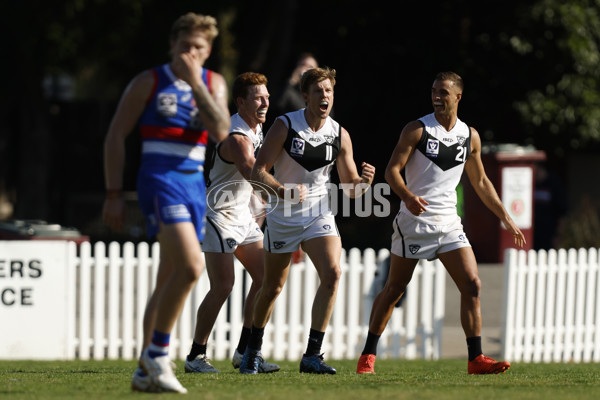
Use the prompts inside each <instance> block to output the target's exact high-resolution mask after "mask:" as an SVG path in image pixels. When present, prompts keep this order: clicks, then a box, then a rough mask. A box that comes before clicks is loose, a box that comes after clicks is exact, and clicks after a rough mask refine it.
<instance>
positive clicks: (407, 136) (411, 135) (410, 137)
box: [401, 120, 423, 143]
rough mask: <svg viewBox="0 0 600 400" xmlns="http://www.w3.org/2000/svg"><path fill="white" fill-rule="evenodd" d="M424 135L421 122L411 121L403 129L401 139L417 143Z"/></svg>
mask: <svg viewBox="0 0 600 400" xmlns="http://www.w3.org/2000/svg"><path fill="white" fill-rule="evenodd" d="M422 135H423V123H422V122H421V121H419V120H414V121H410V122H409V123H407V124H406V125H405V126H404V128H403V129H402V134H401V139H402V140H404V141H406V142H409V143H417V142H418V141H419V140H421V136H422Z"/></svg>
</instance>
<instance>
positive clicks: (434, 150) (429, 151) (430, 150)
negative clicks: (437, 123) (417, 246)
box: [413, 139, 440, 254]
mask: <svg viewBox="0 0 600 400" xmlns="http://www.w3.org/2000/svg"><path fill="white" fill-rule="evenodd" d="M439 152H440V142H439V141H438V140H435V139H427V148H426V149H425V154H426V155H428V156H431V157H437V156H438V154H439ZM413 254H414V253H413Z"/></svg>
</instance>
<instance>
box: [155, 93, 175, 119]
mask: <svg viewBox="0 0 600 400" xmlns="http://www.w3.org/2000/svg"><path fill="white" fill-rule="evenodd" d="M156 111H157V112H158V113H159V114H160V115H162V116H164V117H174V116H175V114H177V94H175V93H159V94H158V96H157V97H156Z"/></svg>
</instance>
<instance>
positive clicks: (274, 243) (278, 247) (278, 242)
mask: <svg viewBox="0 0 600 400" xmlns="http://www.w3.org/2000/svg"><path fill="white" fill-rule="evenodd" d="M283 246H285V242H281V241H275V242H273V247H275V248H276V249H280V248H282V247H283Z"/></svg>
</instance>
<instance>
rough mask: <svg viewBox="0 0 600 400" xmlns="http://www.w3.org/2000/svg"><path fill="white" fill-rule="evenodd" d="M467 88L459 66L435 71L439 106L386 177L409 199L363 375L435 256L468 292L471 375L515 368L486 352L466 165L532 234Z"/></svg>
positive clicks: (495, 208)
mask: <svg viewBox="0 0 600 400" xmlns="http://www.w3.org/2000/svg"><path fill="white" fill-rule="evenodd" d="M462 93H463V80H462V78H461V77H460V76H458V75H457V74H456V73H454V72H442V73H439V74H438V75H437V76H436V77H435V80H434V82H433V86H432V88H431V100H432V103H433V110H434V112H433V113H431V114H429V115H426V116H424V117H422V118H420V119H418V120H416V121H412V122H410V123H408V124H407V125H406V126H405V127H404V129H403V130H402V133H401V134H400V139H399V141H398V144H397V145H396V148H395V149H394V152H393V154H392V156H391V159H390V161H389V163H388V166H387V169H386V171H385V178H386V181H387V182H388V183H389V184H390V186H391V187H392V190H393V191H394V192H395V193H396V194H397V195H398V196H399V197H400V199H401V200H402V203H401V205H400V210H399V212H398V215H397V216H396V219H395V220H394V223H393V228H394V233H393V236H392V248H391V253H392V254H391V264H390V272H389V275H388V279H387V282H386V284H385V286H384V288H383V289H382V290H381V292H380V293H379V294H378V295H377V297H376V298H375V301H374V303H373V307H372V310H371V317H370V319H369V332H368V336H367V340H366V343H365V347H364V350H363V352H362V355H361V357H360V358H359V360H358V365H357V369H356V372H357V373H359V374H366V373H371V374H372V373H375V371H374V366H375V356H376V354H377V343H378V341H379V338H380V336H381V334H382V333H383V331H384V329H385V327H386V325H387V323H388V321H389V319H390V317H391V316H392V312H393V310H394V305H395V304H396V303H397V302H398V300H399V299H400V297H402V295H403V294H404V291H405V289H406V286H407V285H408V283H409V282H410V280H411V277H412V274H413V271H414V269H415V267H416V265H417V262H418V261H419V259H429V260H432V259H435V258H439V259H440V261H441V262H442V263H443V264H444V266H445V267H446V270H447V271H448V273H449V274H450V276H451V277H452V279H453V280H454V282H455V283H456V286H457V287H458V290H459V291H460V296H461V323H462V327H463V330H464V332H465V335H466V338H467V348H468V354H469V362H468V372H469V374H492V373H493V374H497V373H501V372H505V371H506V370H507V369H508V368H510V363H508V362H498V361H496V360H494V359H492V358H490V357H487V356H484V355H483V352H482V349H481V307H480V298H479V293H480V291H481V281H480V280H479V275H478V272H477V261H476V260H475V255H474V254H473V250H472V248H471V245H470V244H469V241H468V239H467V236H466V235H465V233H464V232H463V228H462V224H461V220H460V217H459V216H458V214H457V211H456V186H457V185H458V183H459V182H460V178H461V175H462V173H463V170H466V171H467V175H468V177H469V180H470V182H471V184H472V185H473V187H474V189H475V191H476V193H477V195H478V196H479V197H480V198H481V200H482V201H483V202H484V204H485V205H486V206H487V207H488V208H489V209H490V210H491V211H492V212H493V213H494V214H495V215H496V216H497V217H498V218H499V219H500V220H501V221H502V223H503V224H504V226H505V227H506V229H508V230H509V231H510V232H511V233H512V235H513V236H514V241H515V244H516V245H517V246H519V247H523V245H524V244H525V237H524V236H523V233H522V232H521V231H520V230H519V228H518V227H517V226H516V225H515V223H514V222H513V220H512V219H511V217H510V216H509V214H508V213H507V212H506V210H505V209H504V206H503V205H502V202H501V201H500V198H499V197H498V194H497V193H496V190H495V189H494V186H493V185H492V183H491V182H490V180H489V179H488V177H487V176H486V174H485V171H484V169H483V164H482V162H481V139H480V138H479V134H478V133H477V131H476V130H475V129H474V128H472V127H469V126H468V125H467V124H465V123H464V122H462V121H461V120H460V119H458V103H459V102H460V100H461V98H462ZM402 170H404V172H405V174H406V181H405V180H404V179H403V177H402V175H401V171H402Z"/></svg>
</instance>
